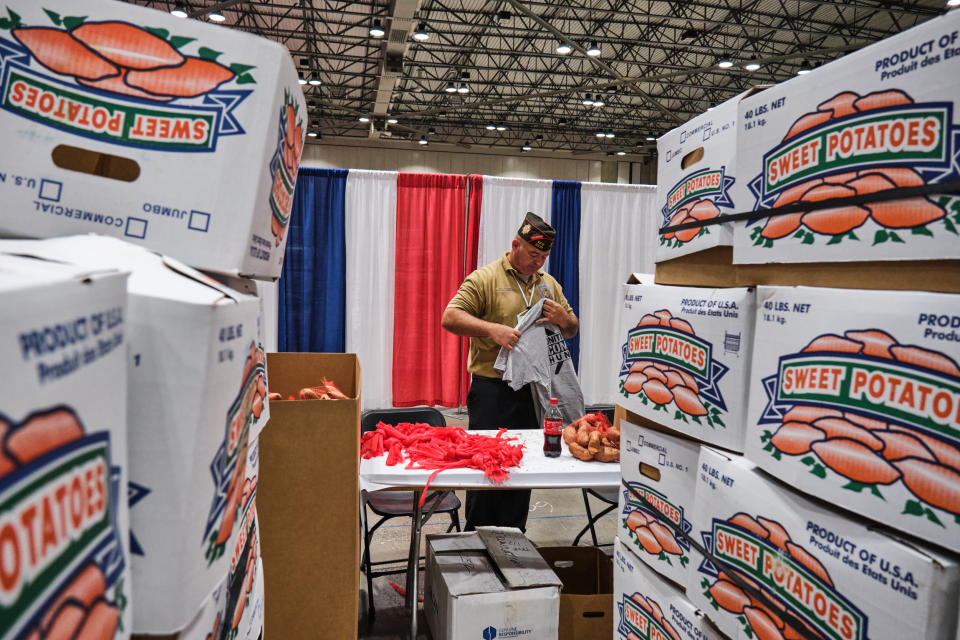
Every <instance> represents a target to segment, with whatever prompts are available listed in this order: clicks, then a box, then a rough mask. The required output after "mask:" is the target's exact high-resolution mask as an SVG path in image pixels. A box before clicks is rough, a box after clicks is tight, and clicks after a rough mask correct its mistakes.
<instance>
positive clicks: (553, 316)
mask: <svg viewBox="0 0 960 640" xmlns="http://www.w3.org/2000/svg"><path fill="white" fill-rule="evenodd" d="M545 322H549V323H551V324H555V325H557V326H558V327H559V328H560V333H562V334H563V337H564V338H572V337H573V336H575V335H576V334H577V329H579V328H580V323H579V322H578V321H577V319H576V317H575V316H572V315H570V314H569V313H567V310H566V309H564V308H563V307H562V306H560V304H558V303H556V302H554V301H553V300H549V299H545V300H544V301H543V313H542V314H541V316H540V319H539V320H537V324H543V323H545Z"/></svg>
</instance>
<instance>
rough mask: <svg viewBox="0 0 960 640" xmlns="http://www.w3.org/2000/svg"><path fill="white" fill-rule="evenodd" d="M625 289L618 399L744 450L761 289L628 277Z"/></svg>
mask: <svg viewBox="0 0 960 640" xmlns="http://www.w3.org/2000/svg"><path fill="white" fill-rule="evenodd" d="M620 291H621V305H622V306H621V309H620V336H619V340H620V341H621V345H622V347H621V351H622V358H621V361H620V368H619V372H618V382H617V397H618V404H620V405H621V406H623V407H624V408H626V409H627V410H629V411H632V412H634V413H637V414H639V415H641V416H643V417H644V418H648V419H650V420H652V421H654V422H656V423H657V424H660V425H663V426H664V427H667V428H669V429H672V430H674V431H677V432H679V433H682V434H684V435H686V436H689V437H692V438H695V439H697V440H700V441H702V442H708V443H710V444H714V445H717V446H719V447H724V448H726V449H732V450H734V451H743V424H744V418H745V416H746V397H747V395H746V394H747V382H748V379H749V356H750V345H751V344H752V341H753V323H754V293H753V290H751V289H744V288H740V289H700V288H694V287H668V286H661V285H645V284H624V285H621V287H620Z"/></svg>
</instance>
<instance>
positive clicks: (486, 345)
mask: <svg viewBox="0 0 960 640" xmlns="http://www.w3.org/2000/svg"><path fill="white" fill-rule="evenodd" d="M508 255H510V254H509V252H507V253H504V254H503V257H501V258H500V259H499V260H494V261H493V262H491V263H490V264H488V265H485V266H483V267H480V268H479V269H477V270H476V271H474V272H473V273H471V274H470V275H468V276H467V277H466V279H465V280H464V281H463V284H461V285H460V289H459V290H458V291H457V295H455V296H454V297H453V300H451V301H450V303H449V304H448V305H447V308H454V309H462V310H463V311H466V312H467V313H469V314H470V315H472V316H474V317H476V318H480V319H481V320H486V321H487V322H496V323H498V324H503V325H507V326H508V327H515V326H517V315H519V314H520V313H523V312H524V311H526V309H527V307H528V305H527V302H525V301H524V298H526V300H529V302H530V305H531V306H532V305H533V304H534V303H536V302H537V300H539V299H540V298H549V299H551V300H553V301H554V302H556V303H559V304H560V305H561V306H563V308H564V309H566V310H567V313H569V314H573V309H572V308H571V307H570V303H568V302H567V299H566V298H565V297H564V295H563V289H562V288H561V287H560V284H559V283H558V282H557V281H556V280H554V279H553V277H552V276H550V275H549V274H547V273H545V272H544V271H537V272H536V273H535V274H533V275H532V276H531V277H530V280H529V281H528V282H524V281H523V279H522V278H521V277H520V274H519V273H517V270H516V269H514V268H513V267H512V266H511V265H510V261H509V260H508V259H507V256H508ZM521 287H522V289H521ZM521 291H522V293H521ZM499 352H500V346H499V345H497V343H496V342H494V341H493V340H491V339H490V338H470V356H469V359H468V360H467V369H468V370H469V371H470V373H475V374H477V375H480V376H486V377H488V378H499V377H501V374H500V372H499V371H497V370H496V369H494V368H493V363H494V361H496V359H497V354H498V353H499Z"/></svg>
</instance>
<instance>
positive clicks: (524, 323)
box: [493, 300, 584, 425]
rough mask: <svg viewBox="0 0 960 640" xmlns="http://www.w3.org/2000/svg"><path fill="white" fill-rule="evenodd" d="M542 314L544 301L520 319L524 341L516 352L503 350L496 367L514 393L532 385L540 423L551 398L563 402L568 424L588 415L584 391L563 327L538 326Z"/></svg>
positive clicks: (520, 341)
mask: <svg viewBox="0 0 960 640" xmlns="http://www.w3.org/2000/svg"><path fill="white" fill-rule="evenodd" d="M542 314H543V300H538V301H537V303H536V304H534V305H533V306H532V307H530V309H529V311H527V312H526V313H524V314H523V315H521V316H520V317H519V318H518V319H517V326H516V327H515V328H516V329H517V331H519V332H520V340H518V341H517V344H516V345H514V347H513V349H512V350H508V349H504V348H502V347H501V348H500V353H499V354H497V360H496V362H495V363H494V365H493V368H494V369H496V370H497V371H500V372H502V373H503V381H504V382H506V383H508V384H509V385H510V388H511V389H513V390H514V391H516V390H517V389H519V388H520V387H522V386H523V385H525V384H530V385H532V388H533V391H534V393H533V399H534V404H535V405H536V409H537V420H538V421H539V422H543V414H544V412H545V411H546V407H547V405H548V404H549V402H550V398H557V399H559V401H560V412H561V413H562V414H563V424H564V425H567V424H570V423H571V422H573V421H574V420H576V419H577V418H579V417H581V416H582V415H583V414H584V407H583V391H581V390H580V380H579V379H578V378H577V372H576V371H575V370H574V368H573V360H572V359H571V357H570V350H569V349H568V348H567V343H566V341H565V340H564V339H563V334H561V333H560V328H559V327H558V326H557V325H555V324H551V323H549V322H545V323H543V324H537V323H536V322H537V320H539V319H540V316H541V315H542Z"/></svg>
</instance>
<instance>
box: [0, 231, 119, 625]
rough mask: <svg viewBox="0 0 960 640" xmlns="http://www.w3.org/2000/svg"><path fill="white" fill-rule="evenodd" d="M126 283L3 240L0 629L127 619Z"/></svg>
mask: <svg viewBox="0 0 960 640" xmlns="http://www.w3.org/2000/svg"><path fill="white" fill-rule="evenodd" d="M126 283H127V273H126V272H124V271H122V270H120V269H90V268H85V267H77V266H73V265H68V264H63V263H61V262H59V261H57V260H42V259H36V258H32V257H21V256H16V255H11V254H10V253H9V252H8V251H7V250H4V249H0V296H2V298H3V305H0V362H3V367H4V375H3V384H2V385H0V440H2V447H0V513H2V514H3V516H2V518H0V575H2V576H3V579H2V580H0V637H3V638H21V637H34V636H39V635H40V633H41V630H43V631H46V630H49V629H50V628H51V626H52V625H56V626H57V628H58V629H59V630H60V631H61V632H63V633H70V634H73V633H76V632H78V631H79V633H81V634H83V633H89V632H90V629H91V628H96V629H97V630H98V633H99V634H100V635H98V637H103V638H127V637H128V635H129V633H130V628H131V620H132V615H131V614H132V611H133V607H132V604H133V602H134V598H135V596H134V594H133V593H132V592H131V588H130V553H129V548H128V541H129V538H130V521H129V511H128V507H127V480H128V472H129V465H128V460H127V364H126V356H127V346H128V344H129V340H130V335H131V333H132V326H131V325H132V323H131V321H130V317H129V315H128V307H127V293H126ZM64 603H65V604H64ZM61 605H62V606H61Z"/></svg>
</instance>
